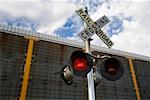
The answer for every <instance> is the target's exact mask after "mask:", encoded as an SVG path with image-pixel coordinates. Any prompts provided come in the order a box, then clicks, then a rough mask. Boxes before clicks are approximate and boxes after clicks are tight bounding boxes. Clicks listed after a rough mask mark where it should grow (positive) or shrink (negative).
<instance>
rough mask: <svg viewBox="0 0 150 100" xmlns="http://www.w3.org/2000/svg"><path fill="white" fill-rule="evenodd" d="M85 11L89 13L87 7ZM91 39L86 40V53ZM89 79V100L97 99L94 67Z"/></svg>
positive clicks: (88, 50)
mask: <svg viewBox="0 0 150 100" xmlns="http://www.w3.org/2000/svg"><path fill="white" fill-rule="evenodd" d="M85 12H86V13H87V14H88V11H87V7H86V8H85ZM84 26H85V28H86V26H87V25H86V23H84ZM90 41H91V39H88V40H86V41H85V52H86V53H90ZM87 81H88V100H95V90H94V80H93V68H92V69H91V71H90V72H89V73H88V74H87Z"/></svg>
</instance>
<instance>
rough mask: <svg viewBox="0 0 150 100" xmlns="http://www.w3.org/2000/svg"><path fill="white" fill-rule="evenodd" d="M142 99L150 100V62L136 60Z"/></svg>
mask: <svg viewBox="0 0 150 100" xmlns="http://www.w3.org/2000/svg"><path fill="white" fill-rule="evenodd" d="M134 66H135V71H136V75H137V80H138V84H139V88H140V94H141V98H142V99H144V100H149V99H150V62H146V61H140V60H134Z"/></svg>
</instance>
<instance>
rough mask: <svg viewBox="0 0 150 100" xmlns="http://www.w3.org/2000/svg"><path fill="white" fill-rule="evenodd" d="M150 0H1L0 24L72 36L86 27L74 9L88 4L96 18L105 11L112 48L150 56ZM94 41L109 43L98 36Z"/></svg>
mask: <svg viewBox="0 0 150 100" xmlns="http://www.w3.org/2000/svg"><path fill="white" fill-rule="evenodd" d="M149 5H150V1H148V0H1V1H0V24H5V25H10V26H16V27H20V28H23V29H27V30H32V31H36V32H40V33H45V34H50V35H54V36H59V37H64V38H67V39H73V40H78V41H81V42H82V40H81V39H80V38H79V37H78V36H77V34H78V33H79V32H80V31H81V30H83V28H84V27H83V21H82V20H81V18H80V17H79V16H78V15H77V14H76V13H75V10H76V9H78V8H84V7H85V6H87V7H88V12H89V15H90V17H91V18H92V19H93V20H94V21H96V20H98V19H99V18H100V17H102V16H103V15H106V16H107V17H108V18H109V19H110V23H109V24H108V25H106V26H105V27H104V28H102V30H103V31H104V32H105V33H106V34H107V35H108V36H109V37H110V39H111V40H112V41H113V42H114V43H115V45H114V46H113V47H112V48H113V49H119V50H122V51H127V52H132V53H137V54H141V55H145V56H150V32H149V30H150V7H149ZM92 38H93V39H94V40H93V41H92V44H94V45H98V46H104V47H106V45H105V44H104V43H103V42H102V41H101V40H100V39H99V37H97V36H96V35H94V36H92Z"/></svg>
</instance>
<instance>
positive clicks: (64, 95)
mask: <svg viewBox="0 0 150 100" xmlns="http://www.w3.org/2000/svg"><path fill="white" fill-rule="evenodd" d="M83 46H84V44H82V43H78V42H77V41H71V40H66V39H63V38H58V37H55V36H50V35H47V34H41V33H37V32H32V31H27V30H23V29H19V28H15V27H10V26H5V25H0V80H1V81H0V100H19V99H20V100H87V88H86V84H85V83H86V82H85V79H82V78H80V77H75V78H74V82H73V84H72V85H70V86H68V85H66V84H65V83H64V82H63V80H62V79H61V77H60V75H59V74H60V71H61V69H62V67H63V66H64V65H65V63H66V61H67V60H68V57H69V56H70V54H71V53H72V52H73V51H75V50H79V49H84V47H83ZM92 51H93V53H94V54H100V55H102V54H107V55H112V56H114V57H116V58H118V59H120V61H121V62H122V63H123V65H124V75H123V77H122V78H121V79H119V80H117V81H108V80H106V79H102V81H101V85H100V86H99V87H96V89H95V91H96V100H136V99H138V100H140V99H142V100H149V99H150V57H146V56H141V55H136V54H132V53H128V52H123V51H119V50H114V49H107V48H103V47H98V46H92ZM98 64H99V66H100V64H101V61H99V62H98Z"/></svg>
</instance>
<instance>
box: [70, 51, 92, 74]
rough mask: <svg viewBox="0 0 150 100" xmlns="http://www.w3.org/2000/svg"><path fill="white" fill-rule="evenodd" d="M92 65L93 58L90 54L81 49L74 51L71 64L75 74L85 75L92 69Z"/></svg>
mask: <svg viewBox="0 0 150 100" xmlns="http://www.w3.org/2000/svg"><path fill="white" fill-rule="evenodd" d="M92 65H93V63H92V59H91V57H90V55H89V54H87V53H84V52H83V51H81V50H77V51H74V52H73V53H72V54H71V59H70V66H71V67H72V69H73V74H74V75H76V76H82V77H85V76H86V75H87V74H88V73H89V71H90V70H91V68H92Z"/></svg>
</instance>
